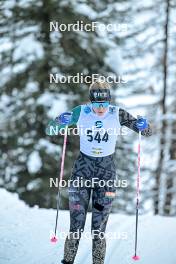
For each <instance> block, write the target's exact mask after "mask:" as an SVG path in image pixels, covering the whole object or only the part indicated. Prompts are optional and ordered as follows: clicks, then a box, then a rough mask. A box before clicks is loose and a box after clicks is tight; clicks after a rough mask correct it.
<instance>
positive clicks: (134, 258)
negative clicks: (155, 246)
mask: <svg viewBox="0 0 176 264" xmlns="http://www.w3.org/2000/svg"><path fill="white" fill-rule="evenodd" d="M132 259H133V260H140V257H139V256H136V255H134V256H133V257H132Z"/></svg>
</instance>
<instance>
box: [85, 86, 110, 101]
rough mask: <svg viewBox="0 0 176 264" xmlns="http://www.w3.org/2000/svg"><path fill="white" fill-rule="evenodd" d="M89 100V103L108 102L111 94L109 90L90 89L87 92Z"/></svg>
mask: <svg viewBox="0 0 176 264" xmlns="http://www.w3.org/2000/svg"><path fill="white" fill-rule="evenodd" d="M89 99H90V101H91V102H97V101H100V102H101V101H110V100H111V94H110V90H109V89H101V88H99V89H95V90H94V89H91V90H90V92H89Z"/></svg>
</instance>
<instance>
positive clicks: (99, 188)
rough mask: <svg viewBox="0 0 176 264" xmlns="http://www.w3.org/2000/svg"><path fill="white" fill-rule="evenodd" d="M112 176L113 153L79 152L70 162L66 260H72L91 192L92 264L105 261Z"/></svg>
mask: <svg viewBox="0 0 176 264" xmlns="http://www.w3.org/2000/svg"><path fill="white" fill-rule="evenodd" d="M93 178H94V182H93V180H92V179H93ZM115 179H116V171H115V164H114V160H113V155H110V156H106V157H98V158H95V157H89V156H87V155H85V154H83V153H81V152H80V154H79V156H78V158H77V160H76V161H75V163H74V166H73V170H72V176H71V180H73V181H72V183H71V185H70V187H69V209H70V233H69V236H68V237H67V239H66V242H65V249H64V260H65V263H73V262H74V259H75V256H76V253H77V249H78V245H79V239H80V236H81V233H82V232H83V230H84V225H85V221H86V214H87V209H88V205H89V201H90V197H91V193H92V226H91V231H92V238H93V248H92V253H93V264H96V263H97V264H103V263H104V258H105V250H106V241H105V238H104V232H105V229H106V224H107V221H108V217H109V213H110V211H111V207H112V201H113V199H114V196H115V187H114V186H113V181H115ZM78 182H79V186H78ZM75 183H76V184H77V185H76V186H75Z"/></svg>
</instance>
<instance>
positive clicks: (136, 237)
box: [133, 131, 141, 260]
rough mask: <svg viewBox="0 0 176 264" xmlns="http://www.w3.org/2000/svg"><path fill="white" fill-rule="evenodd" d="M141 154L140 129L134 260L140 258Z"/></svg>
mask: <svg viewBox="0 0 176 264" xmlns="http://www.w3.org/2000/svg"><path fill="white" fill-rule="evenodd" d="M140 156H141V131H139V142H138V175H137V190H136V227H135V254H134V256H133V259H134V260H138V259H139V256H137V242H138V216H139V194H140V177H141V175H140V171H141V165H140Z"/></svg>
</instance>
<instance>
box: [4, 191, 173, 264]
mask: <svg viewBox="0 0 176 264" xmlns="http://www.w3.org/2000/svg"><path fill="white" fill-rule="evenodd" d="M0 204H1V213H0V216H1V217H0V219H1V221H0V234H1V242H0V263H2V264H7V263H8V264H16V263H18V264H38V263H41V264H59V263H60V260H61V259H62V255H63V246H64V239H62V238H61V237H60V239H59V242H58V243H57V244H55V245H53V244H51V243H50V241H49V238H50V232H51V231H52V229H53V228H54V222H55V214H56V211H55V210H52V209H50V210H46V209H38V207H37V206H35V207H33V208H29V207H28V206H26V205H25V204H24V203H23V202H22V201H19V199H18V196H17V195H16V194H11V193H8V192H7V191H6V190H4V189H0ZM90 217H91V214H88V217H87V222H86V228H85V232H87V231H89V230H90V221H91V218H90ZM134 224H135V217H134V216H125V215H118V214H113V215H110V219H109V225H108V228H107V234H110V232H113V233H116V234H118V237H117V238H116V239H111V238H110V237H109V238H108V239H107V256H106V261H105V264H113V263H119V264H131V263H134V261H133V260H131V256H132V254H133V248H134ZM68 228H69V212H67V211H61V212H60V213H59V225H58V230H59V232H60V234H61V231H62V235H63V232H65V233H66V232H67V231H68ZM175 245H176V221H175V218H169V217H168V218H166V217H161V216H149V215H144V216H140V218H139V255H140V256H141V260H140V261H139V263H140V264H148V263H150V264H156V263H160V264H165V263H167V264H175V263H176V250H175ZM75 263H76V264H82V263H84V264H90V263H91V240H90V239H88V240H86V239H85V238H84V237H83V238H82V240H81V242H80V247H79V251H78V255H77V257H76V260H75Z"/></svg>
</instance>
